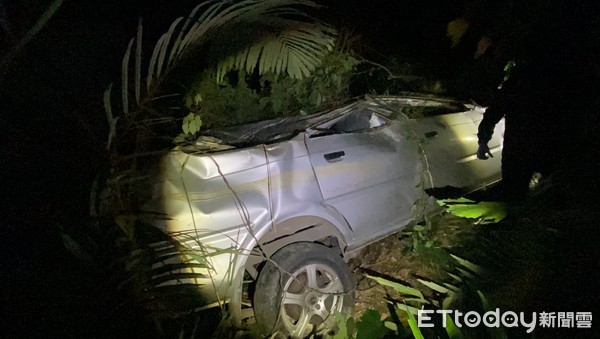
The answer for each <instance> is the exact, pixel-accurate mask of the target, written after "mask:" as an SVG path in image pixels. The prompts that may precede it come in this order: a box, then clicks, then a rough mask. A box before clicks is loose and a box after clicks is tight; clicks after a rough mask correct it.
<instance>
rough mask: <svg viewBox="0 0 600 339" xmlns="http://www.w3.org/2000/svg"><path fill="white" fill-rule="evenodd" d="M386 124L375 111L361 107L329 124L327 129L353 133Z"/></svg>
mask: <svg viewBox="0 0 600 339" xmlns="http://www.w3.org/2000/svg"><path fill="white" fill-rule="evenodd" d="M385 124H386V121H385V119H383V118H382V117H380V116H378V115H377V114H375V112H373V111H371V110H368V109H363V110H356V111H354V112H350V113H348V114H346V115H345V116H343V117H342V118H341V119H339V120H337V121H336V122H335V123H334V124H332V125H331V126H329V128H328V129H329V130H331V131H333V132H335V133H353V132H359V131H364V130H368V129H371V128H376V127H379V126H383V125H385Z"/></svg>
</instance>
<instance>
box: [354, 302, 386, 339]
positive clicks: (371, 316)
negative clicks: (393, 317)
mask: <svg viewBox="0 0 600 339" xmlns="http://www.w3.org/2000/svg"><path fill="white" fill-rule="evenodd" d="M356 329H357V332H356V339H376V338H383V337H384V336H385V333H386V332H387V331H388V329H387V328H386V327H385V324H384V322H383V321H382V320H381V314H379V312H378V311H376V310H372V309H368V310H366V311H365V313H364V314H363V316H362V317H361V318H360V320H359V321H358V322H357V323H356Z"/></svg>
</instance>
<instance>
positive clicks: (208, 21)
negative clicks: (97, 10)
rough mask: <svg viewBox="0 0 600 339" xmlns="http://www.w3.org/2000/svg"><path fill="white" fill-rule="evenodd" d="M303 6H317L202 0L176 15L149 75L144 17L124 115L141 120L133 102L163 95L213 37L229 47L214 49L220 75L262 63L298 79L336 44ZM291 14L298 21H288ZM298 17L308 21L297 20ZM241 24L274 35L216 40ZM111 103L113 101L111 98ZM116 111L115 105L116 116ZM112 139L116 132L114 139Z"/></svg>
mask: <svg viewBox="0 0 600 339" xmlns="http://www.w3.org/2000/svg"><path fill="white" fill-rule="evenodd" d="M303 7H304V8H306V7H309V8H316V7H318V6H317V5H316V4H315V3H314V2H312V1H308V0H243V1H240V2H237V3H232V2H231V1H226V0H216V1H206V2H203V3H201V4H199V5H197V6H196V7H195V8H194V9H193V10H192V11H191V12H190V14H189V15H188V16H187V17H180V18H177V19H175V20H174V21H173V23H172V24H171V25H170V27H169V29H168V30H167V32H165V33H164V34H163V35H162V36H161V37H160V38H159V39H158V41H157V42H156V44H155V46H154V49H153V52H152V54H151V57H150V60H149V63H148V66H147V69H146V72H145V76H143V75H142V66H141V65H142V23H141V20H140V22H139V24H138V31H137V35H136V37H134V38H133V39H132V40H131V41H130V42H129V45H128V47H127V50H126V52H125V54H124V56H123V60H122V72H121V81H122V86H121V105H122V113H123V115H124V116H126V117H127V118H130V119H136V117H135V116H131V117H130V116H129V115H130V113H129V112H130V111H131V112H137V111H138V110H132V108H133V107H132V105H136V106H138V107H139V106H143V104H144V103H145V102H151V101H152V100H153V99H154V96H157V95H161V91H160V90H159V88H160V85H161V84H162V83H164V82H163V80H164V79H165V78H166V77H168V75H169V74H170V71H171V70H172V69H174V68H175V67H177V66H179V64H180V63H181V61H182V60H183V59H185V58H187V57H188V56H190V55H191V54H192V53H191V52H193V51H197V50H198V48H199V46H204V45H205V43H206V42H208V41H211V42H213V44H211V48H213V47H214V46H224V45H228V46H229V47H228V48H226V49H221V50H217V51H215V52H213V53H212V54H213V55H218V56H219V58H220V59H219V60H220V61H222V62H220V63H215V64H218V67H217V70H216V73H217V77H219V78H221V79H222V78H223V76H224V74H225V73H226V72H227V71H229V70H231V69H233V68H238V69H254V67H255V66H256V65H259V71H260V72H267V71H273V72H277V73H281V72H283V71H284V70H285V71H287V73H288V74H289V75H290V76H292V77H295V78H302V77H304V76H306V75H308V74H309V73H310V72H311V71H312V70H314V68H315V67H316V66H317V65H318V64H319V60H320V59H321V58H322V57H323V55H324V54H325V53H326V52H327V51H328V50H329V49H331V48H332V47H333V41H334V36H335V33H334V31H333V30H332V29H331V28H329V27H326V26H324V25H320V24H316V23H310V22H309V19H308V18H309V16H308V15H307V14H306V13H304V12H303V11H301V10H300V9H299V8H303ZM291 17H293V18H294V20H291V19H289V18H291ZM299 18H300V19H303V20H305V21H298V20H299ZM242 23H246V24H248V25H251V24H257V25H258V24H260V25H261V27H269V28H270V30H271V33H270V34H268V35H264V36H262V37H257V36H255V37H254V40H251V41H241V40H239V41H235V40H225V41H224V43H221V44H219V43H216V44H214V42H215V41H217V42H218V41H219V40H220V39H223V35H222V34H221V33H222V32H223V31H227V27H235V26H238V25H240V24H242ZM257 41H259V43H258V44H256V42H257ZM134 43H135V46H136V47H135V52H134V53H132V48H133V44H134ZM217 49H218V48H217ZM132 54H133V56H132ZM132 57H133V58H135V62H133V64H134V66H133V67H134V72H135V73H134V74H135V75H134V84H133V85H131V84H130V79H129V72H130V71H129V68H130V59H131V58H132ZM259 63H260V64H259ZM206 66H207V67H208V66H210V65H206ZM142 79H145V81H143V80H142ZM143 82H145V84H144V83H143ZM131 87H133V89H132V92H133V95H134V96H135V100H130V99H129V95H130V89H131ZM142 88H144V89H145V93H142ZM108 94H110V93H108ZM105 98H110V95H108V96H106V95H105ZM105 101H106V100H105ZM134 103H135V104H134ZM105 104H106V102H105ZM108 104H109V105H110V102H108ZM105 106H106V105H105ZM106 109H108V108H106ZM114 111H115V110H114V109H111V115H112V112H114ZM107 115H108V111H107ZM132 115H135V114H132ZM115 121H116V119H113V120H112V121H111V122H110V123H114V122H115ZM113 137H114V135H113V136H112V137H111V140H112V138H113Z"/></svg>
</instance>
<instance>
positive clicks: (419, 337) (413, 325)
mask: <svg viewBox="0 0 600 339" xmlns="http://www.w3.org/2000/svg"><path fill="white" fill-rule="evenodd" d="M405 306H406V305H405ZM406 313H407V314H408V319H407V321H408V326H409V327H410V330H411V332H412V334H413V336H415V339H425V337H423V333H421V329H420V328H419V324H418V323H417V319H415V316H414V315H413V314H412V313H411V312H408V310H407V311H406Z"/></svg>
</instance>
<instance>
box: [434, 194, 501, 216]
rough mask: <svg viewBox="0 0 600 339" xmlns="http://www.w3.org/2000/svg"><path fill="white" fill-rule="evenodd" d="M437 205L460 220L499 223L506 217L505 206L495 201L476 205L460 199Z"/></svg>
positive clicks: (448, 200)
mask: <svg viewBox="0 0 600 339" xmlns="http://www.w3.org/2000/svg"><path fill="white" fill-rule="evenodd" d="M438 204H440V205H441V206H443V207H445V208H446V210H447V211H448V212H449V213H452V214H454V215H456V216H457V217H462V218H470V219H482V220H484V221H486V220H487V221H493V222H499V221H500V220H502V219H504V218H505V217H506V205H505V204H504V203H501V202H497V201H481V202H478V203H476V202H475V201H473V200H469V199H465V198H460V199H445V200H438Z"/></svg>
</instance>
